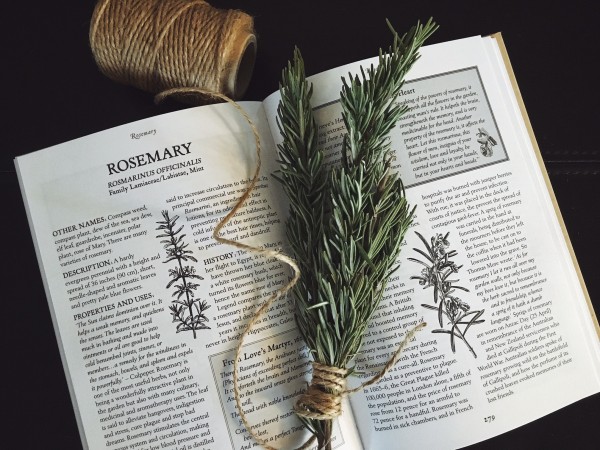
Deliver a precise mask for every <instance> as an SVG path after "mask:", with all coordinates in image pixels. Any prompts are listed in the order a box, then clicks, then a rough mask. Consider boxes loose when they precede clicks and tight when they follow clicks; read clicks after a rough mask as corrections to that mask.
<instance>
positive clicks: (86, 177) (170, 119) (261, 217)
mask: <svg viewBox="0 0 600 450" xmlns="http://www.w3.org/2000/svg"><path fill="white" fill-rule="evenodd" d="M243 106H244V108H245V109H246V110H247V111H248V113H249V114H250V116H251V117H252V118H253V121H254V123H255V125H256V126H257V127H258V131H259V132H260V134H261V136H262V152H263V155H262V158H263V165H262V170H261V173H260V178H259V180H258V183H257V185H256V187H255V189H254V190H253V192H252V194H251V197H250V199H249V200H248V201H247V203H246V204H245V206H244V207H243V208H242V209H241V210H240V211H239V212H238V214H237V215H236V216H235V217H234V218H233V220H232V221H231V222H230V223H229V224H228V225H227V226H226V227H225V228H224V229H223V235H224V236H226V237H227V238H229V239H234V240H239V241H243V242H244V243H247V244H252V245H258V246H261V247H264V248H272V249H275V248H279V247H280V246H282V245H283V239H284V233H283V221H284V219H285V217H284V216H283V214H285V207H284V201H283V199H282V198H280V197H278V196H277V192H278V189H277V187H276V186H274V185H273V183H274V181H273V180H272V178H271V173H272V172H273V170H275V167H274V161H275V158H274V157H273V155H272V154H271V153H270V152H271V151H272V150H270V149H272V142H271V138H270V135H269V133H268V131H267V132H265V124H266V120H265V118H264V113H263V111H262V107H261V105H260V104H259V103H245V104H244V105H243ZM256 163H257V158H256V149H255V144H254V138H253V135H252V133H251V130H250V127H249V125H248V123H246V122H245V120H244V119H243V117H242V116H241V115H240V114H239V113H238V112H237V111H236V110H235V109H234V108H232V107H231V106H229V105H218V106H210V107H202V108H193V109H189V110H187V111H180V112H177V113H172V114H167V115H164V116H159V117H155V118H151V119H147V120H143V121H140V122H135V123H131V124H128V125H124V126H122V127H118V128H114V129H111V130H108V131H105V132H102V133H97V134H94V135H91V136H88V137H85V138H82V139H78V140H75V141H72V142H68V143H65V144H62V145H59V146H56V147H53V148H50V149H46V150H43V151H40V152H36V153H33V154H31V155H26V156H23V157H20V158H18V160H17V168H18V173H19V177H20V181H21V185H22V190H23V193H24V199H25V203H26V207H27V211H28V215H29V219H30V223H31V227H32V233H33V235H34V242H35V246H36V251H37V254H38V258H39V261H40V267H41V271H42V274H43V278H44V283H45V288H46V291H47V295H48V299H49V306H50V311H51V314H52V317H53V320H54V326H55V330H56V334H57V338H58V341H59V347H60V349H61V353H62V357H63V362H64V366H65V372H66V374H67V379H68V381H69V387H70V389H71V393H72V397H73V403H74V407H75V410H76V412H77V414H76V416H77V419H78V423H79V426H80V431H81V435H82V441H83V444H84V446H85V448H89V449H110V450H124V449H162V448H170V449H177V450H184V449H192V448H214V449H216V448H219V449H222V448H235V449H249V448H253V447H255V446H256V443H255V442H254V440H253V439H252V438H251V436H250V435H249V434H248V433H247V432H246V430H245V427H244V426H243V423H242V421H241V419H240V416H239V413H238V411H237V409H236V407H235V401H234V390H233V378H232V377H233V363H234V357H235V356H234V355H235V348H236V346H237V344H238V342H239V338H240V335H241V332H242V330H243V328H244V327H245V324H246V323H247V322H248V321H249V319H250V318H251V317H252V316H253V315H254V314H255V311H256V310H257V308H258V306H259V305H260V304H262V302H263V301H264V300H266V298H268V297H269V296H270V294H271V293H272V292H274V291H275V290H276V289H278V288H280V287H281V286H283V285H284V284H285V283H287V281H288V277H289V270H288V268H287V267H285V266H283V265H282V264H281V263H280V262H278V261H277V260H274V259H265V258H263V257H259V256H256V255H253V254H250V253H247V252H245V251H240V250H238V249H237V248H234V247H231V246H227V245H221V244H218V243H217V242H216V241H215V240H214V239H213V238H212V237H211V235H212V231H213V229H214V227H215V225H216V224H217V222H218V221H220V220H221V218H222V217H224V216H225V215H226V213H227V212H229V210H230V209H231V207H232V206H233V204H234V203H235V201H236V200H237V198H239V197H240V195H241V194H242V193H243V192H244V191H245V190H246V186H247V185H248V183H249V181H250V177H251V176H252V174H253V173H254V170H255V167H256ZM309 372H310V365H309V361H308V355H307V349H306V347H305V345H304V343H303V342H302V340H301V339H300V338H299V336H298V335H297V333H296V331H295V324H294V319H293V312H292V308H291V305H290V304H289V301H288V300H287V299H280V300H279V301H278V302H276V303H275V304H274V305H273V306H272V308H271V309H270V310H269V311H268V312H267V313H266V315H265V316H264V317H262V319H261V320H260V322H259V323H258V324H257V325H256V327H255V329H253V330H252V331H251V332H250V334H249V336H248V337H247V338H246V339H245V342H244V346H243V348H242V352H241V358H240V361H239V388H240V398H241V401H242V404H243V407H244V411H245V413H246V415H247V419H248V420H249V422H250V423H251V424H253V427H254V430H255V432H256V433H257V434H258V435H260V436H261V437H262V438H263V439H267V440H269V442H272V444H273V445H277V446H282V447H291V446H296V445H299V444H301V443H302V442H304V441H305V440H306V439H307V433H306V431H305V430H304V429H303V427H302V426H301V423H300V421H299V420H298V419H297V418H296V417H295V415H294V413H293V412H292V406H293V403H294V399H295V398H296V397H297V396H298V394H299V393H300V391H301V390H302V389H304V387H305V386H306V382H307V380H308V379H309ZM350 418H351V416H350ZM342 429H344V430H345V431H344V432H341V430H342ZM334 439H335V441H334V442H335V448H357V447H356V445H357V437H356V430H355V429H354V428H353V426H349V425H348V424H347V422H346V421H344V420H342V421H341V422H339V423H338V424H337V426H336V429H335V437H334Z"/></svg>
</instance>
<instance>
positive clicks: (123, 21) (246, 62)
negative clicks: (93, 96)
mask: <svg viewBox="0 0 600 450" xmlns="http://www.w3.org/2000/svg"><path fill="white" fill-rule="evenodd" d="M90 46H91V49H92V53H93V55H94V58H95V60H96V63H97V64H98V67H99V68H100V70H101V71H102V73H104V74H105V75H106V76H107V77H109V78H110V79H112V80H114V81H117V82H119V83H122V84H127V85H131V86H135V87H138V88H140V89H143V90H145V91H148V92H151V93H153V94H157V93H160V92H163V91H165V90H168V89H173V88H175V89H179V90H180V91H179V92H173V93H172V95H176V96H180V95H181V93H182V91H181V90H182V89H185V88H190V89H189V90H188V91H187V93H186V96H185V99H186V100H187V101H190V97H197V99H196V103H199V102H204V101H205V99H206V98H205V95H204V94H202V92H203V91H209V92H213V93H219V94H223V95H225V96H227V97H229V98H233V99H239V98H241V97H242V95H243V94H244V93H245V91H246V89H247V87H248V84H249V82H250V77H251V74H252V69H253V67H254V60H255V57H256V37H255V35H254V28H253V19H252V17H250V16H249V15H247V14H246V13H244V12H241V11H237V10H220V9H217V8H213V7H212V6H211V5H209V4H208V3H206V2H205V1H202V0H100V1H98V3H97V4H96V8H95V9H94V13H93V15H92V19H91V24H90ZM198 88H199V90H198Z"/></svg>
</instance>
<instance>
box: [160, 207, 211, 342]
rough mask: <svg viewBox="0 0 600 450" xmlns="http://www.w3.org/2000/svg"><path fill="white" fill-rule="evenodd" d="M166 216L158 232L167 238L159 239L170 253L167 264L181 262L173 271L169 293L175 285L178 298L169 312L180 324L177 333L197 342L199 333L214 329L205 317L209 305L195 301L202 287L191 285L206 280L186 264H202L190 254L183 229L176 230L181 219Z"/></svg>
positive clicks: (170, 273)
mask: <svg viewBox="0 0 600 450" xmlns="http://www.w3.org/2000/svg"><path fill="white" fill-rule="evenodd" d="M162 215H163V218H164V219H165V220H161V221H159V222H157V223H158V224H159V227H158V228H157V230H161V231H162V232H163V233H164V234H159V235H158V236H156V237H157V238H159V239H163V240H161V241H160V242H161V243H163V244H165V245H164V248H165V249H166V251H167V259H166V260H164V261H163V263H169V262H171V261H177V265H176V266H175V267H173V268H171V269H169V275H170V277H171V281H169V283H168V284H167V289H169V288H171V286H173V285H175V291H174V292H173V294H172V296H173V297H176V298H175V299H174V300H173V302H172V303H173V304H172V305H171V306H169V309H170V310H171V315H172V316H173V323H177V333H179V332H180V331H192V332H193V334H194V339H196V331H197V330H206V329H209V328H210V327H209V326H208V325H206V322H208V317H206V316H205V315H204V311H206V310H207V309H208V308H209V307H210V305H208V303H206V301H204V300H200V299H198V298H195V297H194V291H195V290H196V289H197V288H198V286H199V285H198V284H196V283H193V282H192V281H191V280H194V279H196V280H203V278H202V277H201V276H200V275H198V274H196V268H195V267H194V266H192V265H184V262H188V261H193V262H198V260H197V259H196V258H194V257H193V256H192V251H191V250H186V249H187V246H188V244H186V243H185V242H184V240H183V238H184V237H185V234H180V233H181V230H183V225H181V226H180V227H179V228H178V229H175V228H176V223H177V219H179V216H175V217H169V212H168V211H163V212H162ZM165 238H166V239H165ZM176 283H177V284H176Z"/></svg>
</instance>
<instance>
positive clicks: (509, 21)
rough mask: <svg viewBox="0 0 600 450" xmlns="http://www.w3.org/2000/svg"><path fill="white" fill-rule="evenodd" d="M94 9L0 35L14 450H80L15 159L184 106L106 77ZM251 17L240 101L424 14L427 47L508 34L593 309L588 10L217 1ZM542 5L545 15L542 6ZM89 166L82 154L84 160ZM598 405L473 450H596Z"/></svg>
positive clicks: (77, 8) (54, 9) (51, 15)
mask: <svg viewBox="0 0 600 450" xmlns="http://www.w3.org/2000/svg"><path fill="white" fill-rule="evenodd" d="M94 3H95V2H93V1H61V2H50V1H43V2H42V1H38V0H33V1H32V2H16V1H13V2H7V3H5V4H4V5H3V7H2V11H3V14H2V26H1V27H0V33H1V42H2V45H3V49H2V50H3V51H2V56H3V58H2V64H1V67H2V69H1V70H0V77H1V79H2V84H1V97H2V100H3V101H2V108H3V114H2V120H1V122H0V123H2V128H1V129H2V140H1V142H2V147H3V151H2V152H1V156H0V158H1V160H0V186H1V189H2V194H1V195H2V199H3V208H2V209H3V214H2V218H1V219H0V223H1V225H0V235H1V236H2V237H3V240H4V242H5V244H4V246H3V247H4V248H3V250H2V258H0V264H1V265H2V267H1V270H0V277H1V280H2V283H1V285H0V286H1V289H2V290H1V291H0V298H1V299H2V300H3V301H2V309H1V311H2V313H3V314H2V317H3V320H2V321H1V324H2V325H1V328H2V356H3V363H2V372H1V373H2V379H1V380H2V383H1V386H2V388H1V389H2V402H1V405H2V407H3V414H2V416H3V418H2V419H0V423H2V427H3V429H4V431H3V433H2V435H1V436H0V447H1V448H6V449H11V450H12V449H19V450H25V449H36V450H54V449H57V450H71V449H80V448H81V443H80V439H79V434H78V431H77V427H76V423H75V418H74V414H73V408H72V405H71V400H70V397H69V393H68V390H67V385H66V381H65V375H64V372H63V368H62V364H61V361H60V357H59V352H58V347H57V344H56V339H55V336H54V332H53V329H52V323H51V319H50V313H49V310H48V305H47V302H46V298H45V295H44V290H43V286H42V281H41V277H40V273H39V269H38V265H37V262H36V259H35V254H34V249H33V244H32V240H31V235H30V233H29V227H28V225H27V220H26V216H25V210H24V207H23V202H22V199H21V194H20V191H19V187H18V182H17V177H16V175H15V170H14V165H13V158H14V157H15V156H17V155H21V154H24V153H29V152H32V151H34V150H38V149H42V148H44V147H48V146H51V145H54V144H58V143H61V142H64V141H67V140H71V139H74V138H78V137H81V136H84V135H87V134H90V133H93V132H97V131H101V130H103V129H106V128H110V127H113V126H117V125H121V124H124V123H127V122H132V121H134V120H138V119H143V118H146V117H150V116H154V115H157V114H161V113H164V112H168V111H173V110H176V109H181V108H184V106H181V105H178V104H175V103H167V104H164V105H161V106H155V105H154V104H153V101H152V96H151V95H149V94H146V93H144V92H141V91H138V90H136V89H134V88H130V87H126V86H121V85H118V84H116V83H114V82H112V81H110V80H109V79H107V78H105V77H104V76H103V75H101V74H100V73H99V71H98V69H97V67H96V65H95V63H94V60H93V58H92V55H91V52H90V49H89V44H88V29H89V23H90V17H91V14H92V10H93V7H94ZM212 4H213V6H216V7H220V8H242V9H244V10H245V11H247V12H248V13H250V14H251V15H253V16H254V17H255V26H256V31H257V33H258V56H257V60H256V66H255V70H254V74H253V78H252V81H251V84H250V87H249V89H248V92H247V94H246V96H245V99H246V100H262V99H263V98H264V97H266V96H267V95H268V94H270V93H271V92H273V91H274V90H276V89H277V83H278V80H279V75H280V70H281V68H282V67H283V66H284V65H285V63H286V62H287V60H288V58H289V57H290V55H291V52H292V49H293V46H294V45H297V46H298V47H299V48H300V49H301V50H302V53H303V55H304V59H305V63H306V68H307V73H308V74H313V73H317V72H321V71H323V70H326V69H329V68H332V67H336V66H339V65H342V64H345V63H349V62H353V61H357V60H360V59H364V58H367V57H371V56H374V55H375V54H376V52H377V50H378V48H379V47H380V46H387V45H388V43H389V32H388V30H387V28H386V26H385V18H389V19H390V21H391V22H392V23H393V24H394V26H395V27H396V28H397V29H398V30H407V29H408V28H409V27H410V26H411V25H412V24H413V23H415V22H416V20H418V19H422V20H426V19H427V18H429V17H430V16H433V17H434V19H435V20H436V21H437V22H438V23H439V24H440V26H441V27H440V29H439V30H438V32H437V33H436V34H435V35H434V36H433V38H432V39H431V40H430V43H435V42H440V41H447V40H452V39H457V38H462V37H468V36H472V35H485V34H491V33H494V32H497V31H501V32H502V34H503V37H504V40H505V43H506V46H507V48H508V52H509V55H510V58H511V61H512V65H513V68H514V71H515V73H516V77H517V80H518V82H519V86H520V89H521V93H522V95H523V98H524V101H525V105H526V107H527V110H528V112H529V116H530V118H531V122H532V124H533V128H534V131H535V133H536V136H537V139H538V143H539V146H540V148H541V151H542V155H543V158H544V161H545V163H546V168H547V170H548V172H549V174H550V180H551V182H552V185H553V187H554V191H555V194H556V197H557V199H558V203H559V206H560V208H561V211H562V214H563V217H564V220H565V222H566V225H567V229H568V230H569V233H570V237H571V240H572V243H573V247H574V248H575V252H576V254H577V257H578V259H579V263H580V266H581V270H582V272H583V275H584V277H585V279H586V282H587V286H588V290H589V293H590V296H591V298H592V301H593V302H594V303H595V306H596V309H598V308H600V299H599V296H600V280H599V278H598V277H597V276H596V274H595V273H594V270H595V269H594V267H598V266H599V264H598V262H599V261H598V247H599V246H598V243H599V241H600V239H599V237H598V236H599V233H598V230H599V228H600V220H599V218H598V213H597V207H598V199H597V198H598V195H599V194H600V189H599V187H600V181H599V169H600V153H599V152H598V149H597V142H598V136H596V132H597V131H598V127H599V126H600V120H599V119H600V117H599V113H598V111H599V110H600V95H599V89H598V83H600V80H599V78H598V72H597V70H596V64H597V58H598V50H597V44H598V41H599V40H598V35H597V32H598V29H597V26H598V25H597V24H598V19H600V15H599V14H598V13H597V7H596V5H595V4H594V2H585V1H582V0H576V1H573V0H572V1H569V2H543V3H538V2H536V3H535V5H536V6H535V7H534V6H529V4H527V2H524V1H520V2H517V1H498V2H481V1H477V2H475V1H474V2H470V1H469V2H467V1H443V0H440V1H425V0H414V1H404V2H391V1H374V0H371V1H367V2H364V1H362V2H358V1H303V2H287V1H278V2H273V1H272V2H267V1H252V2H241V1H238V2H235V1H213V2H212ZM542 5H543V6H542ZM84 156H85V155H84V154H83V153H82V157H84ZM599 410H600V396H598V395H596V396H594V397H591V398H588V399H585V400H583V401H580V402H577V403H576V404H574V405H571V406H568V407H566V408H564V409H562V410H561V411H558V412H556V413H553V414H550V415H549V416H547V417H544V418H542V419H540V420H538V421H536V422H534V423H531V424H528V425H526V426H524V427H521V428H519V429H517V430H515V431H512V432H509V433H506V434H504V435H502V436H499V437H497V438H494V439H491V440H489V441H487V442H484V443H481V444H478V445H476V446H474V447H473V448H478V449H504V448H511V449H538V448H539V449H542V448H543V449H563V448H579V449H581V448H597V446H596V445H594V444H597V442H596V440H597V436H598V428H599V422H600V416H599V415H598V411H599Z"/></svg>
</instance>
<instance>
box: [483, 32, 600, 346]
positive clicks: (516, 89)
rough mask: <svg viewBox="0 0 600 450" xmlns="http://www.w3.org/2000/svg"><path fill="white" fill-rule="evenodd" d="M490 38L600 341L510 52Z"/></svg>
mask: <svg viewBox="0 0 600 450" xmlns="http://www.w3.org/2000/svg"><path fill="white" fill-rule="evenodd" d="M490 37H491V38H492V39H494V40H495V41H496V42H497V43H498V49H499V50H500V55H501V56H502V60H503V62H504V66H505V67H506V72H507V74H508V77H509V79H510V83H511V86H512V89H513V92H514V94H515V98H516V100H517V104H518V105H519V109H520V111H521V115H522V116H523V122H524V124H525V127H526V128H527V134H528V135H529V140H530V142H531V145H532V147H533V150H534V153H535V157H536V160H537V162H538V165H539V167H540V169H541V173H542V177H543V179H544V183H545V184H546V189H547V190H548V194H549V196H550V200H551V201H552V206H553V207H554V212H555V214H556V218H557V219H558V224H559V226H560V229H561V231H562V234H563V237H564V239H565V243H566V245H567V249H568V251H569V254H570V256H571V261H572V263H573V266H574V268H575V272H576V273H577V278H578V280H579V285H580V286H581V289H582V291H583V295H584V297H585V300H586V303H587V307H588V311H589V313H590V316H591V318H592V322H593V324H594V328H595V329H596V335H597V336H598V338H599V339H600V324H599V323H598V317H597V316H596V312H595V310H594V306H593V304H592V300H591V299H590V295H589V293H588V290H587V287H586V285H585V281H584V279H583V274H582V273H581V268H580V267H579V263H578V262H577V257H576V255H575V251H574V250H573V245H572V244H571V239H570V238H569V233H568V232H567V227H566V225H565V222H564V220H563V217H562V214H561V212H560V208H559V206H558V202H557V201H556V196H555V195H554V189H553V188H552V184H551V183H550V178H549V177H548V172H547V171H546V166H545V164H544V160H543V158H542V154H541V151H540V148H539V146H538V143H537V140H536V138H535V134H534V132H533V127H532V126H531V121H530V120H529V115H528V114H527V110H526V108H525V103H524V101H523V97H522V96H521V91H520V89H519V85H518V84H517V79H516V77H515V73H514V71H513V68H512V64H511V63H510V58H509V56H508V51H507V49H506V45H505V44H504V40H503V38H502V33H500V32H498V33H493V34H491V35H490Z"/></svg>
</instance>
